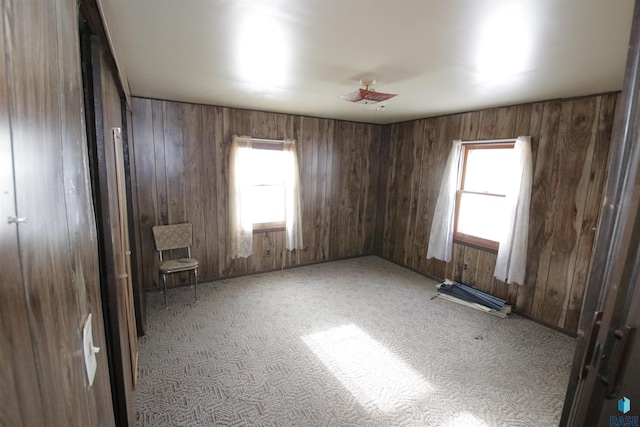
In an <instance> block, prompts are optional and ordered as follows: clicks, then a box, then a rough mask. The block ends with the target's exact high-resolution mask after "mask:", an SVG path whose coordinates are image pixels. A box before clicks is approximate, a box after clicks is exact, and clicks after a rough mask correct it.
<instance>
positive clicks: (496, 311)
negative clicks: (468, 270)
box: [436, 280, 511, 318]
mask: <svg viewBox="0 0 640 427" xmlns="http://www.w3.org/2000/svg"><path fill="white" fill-rule="evenodd" d="M436 288H438V297H439V298H443V299H446V300H449V301H453V302H455V303H458V304H462V305H465V306H467V307H471V308H474V309H476V310H480V311H484V312H486V313H489V314H493V315H494V316H499V317H503V318H504V317H507V315H508V314H509V313H511V306H510V305H509V304H507V301H505V300H503V299H500V298H498V297H494V296H493V295H489V294H487V293H485V292H482V291H479V290H477V289H475V288H472V287H470V286H467V285H465V284H464V283H460V282H454V281H451V280H445V281H444V283H441V284H439V285H436Z"/></svg>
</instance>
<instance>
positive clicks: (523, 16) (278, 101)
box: [100, 0, 633, 123]
mask: <svg viewBox="0 0 640 427" xmlns="http://www.w3.org/2000/svg"><path fill="white" fill-rule="evenodd" d="M100 3H101V4H102V9H103V13H104V16H105V20H106V23H107V28H108V32H109V35H110V38H111V43H112V47H113V49H114V51H115V55H116V59H117V62H118V66H119V68H120V73H121V75H122V76H123V77H125V78H126V79H127V80H128V84H129V88H130V92H131V94H132V95H134V96H141V97H150V98H159V99H168V100H176V101H187V102H195V103H203V104H213V105H223V106H231V107H239V108H249V109H255V110H265V111H275V112H284V113H293V114H302V115H309V116H316V117H328V118H337V119H346V120H354V121H361V122H370V123H392V122H398V121H403V120H409V119H415V118H422V117H430V116H436V115H441V114H447V113H453V112H462V111H470V110H476V109H480V108H485V107H491V106H500V105H512V104H518V103H523V102H530V101H538V100H545V99H553V98H564V97H572V96H579V95H589V94H594V93H602V92H608V91H615V90H620V89H621V87H622V78H623V74H624V65H625V60H626V54H627V46H628V41H629V34H630V28H631V18H632V14H633V1H632V0H596V1H589V0H501V1H489V0H482V1H480V0H476V1H472V0H442V1H429V0H423V1H404V0H378V1H374V0H369V1H358V0H351V1H349V0H342V1H338V0H260V1H248V0H101V1H100ZM362 78H374V79H376V80H377V82H378V83H377V84H376V85H375V89H376V90H378V91H381V92H390V93H397V94H398V96H397V97H395V98H393V99H391V100H389V101H386V102H384V104H386V105H385V108H384V109H383V110H382V111H379V110H376V109H375V108H376V107H378V106H379V105H380V104H377V105H376V104H374V105H361V104H353V103H349V102H346V101H344V100H342V99H340V98H339V96H340V95H343V94H346V93H348V92H352V91H354V90H355V89H357V88H358V87H359V86H360V84H359V81H360V79H362Z"/></svg>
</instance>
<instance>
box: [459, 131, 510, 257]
mask: <svg viewBox="0 0 640 427" xmlns="http://www.w3.org/2000/svg"><path fill="white" fill-rule="evenodd" d="M514 147H515V140H513V141H511V142H495V143H494V142H492V143H482V142H469V143H464V144H462V159H461V161H462V165H461V172H460V175H459V178H458V185H457V188H456V209H455V217H454V223H453V241H454V242H455V243H460V244H463V245H466V246H471V247H474V248H477V249H482V250H486V251H489V252H494V253H497V252H498V248H499V247H500V243H499V242H497V241H495V240H490V239H485V238H482V237H478V236H474V235H471V234H465V233H461V232H459V231H458V217H459V213H460V200H461V198H462V195H463V194H476V195H480V196H490V197H506V195H505V194H497V193H488V192H487V193H482V192H478V191H469V190H465V189H464V186H465V179H466V173H467V159H468V156H469V152H470V151H472V150H495V149H513V148H514Z"/></svg>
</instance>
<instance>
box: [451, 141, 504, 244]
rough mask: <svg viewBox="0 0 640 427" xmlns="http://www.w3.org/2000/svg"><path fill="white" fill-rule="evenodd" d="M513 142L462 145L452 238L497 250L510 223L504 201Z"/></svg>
mask: <svg viewBox="0 0 640 427" xmlns="http://www.w3.org/2000/svg"><path fill="white" fill-rule="evenodd" d="M513 147H514V144H513V143H500V144H465V145H463V146H462V153H461V155H462V169H461V174H460V178H459V181H458V190H457V192H456V218H455V229H454V239H455V240H456V241H459V242H463V243H466V244H470V245H473V246H479V247H481V248H488V249H492V250H498V246H499V243H498V242H499V241H500V240H501V237H502V236H503V234H504V232H505V225H506V224H508V223H509V218H508V215H509V209H507V206H506V204H505V195H506V194H507V192H508V187H509V185H510V181H511V179H510V178H509V177H512V176H513V171H512V168H513V167H514V165H515V162H514V159H513V152H514V150H513Z"/></svg>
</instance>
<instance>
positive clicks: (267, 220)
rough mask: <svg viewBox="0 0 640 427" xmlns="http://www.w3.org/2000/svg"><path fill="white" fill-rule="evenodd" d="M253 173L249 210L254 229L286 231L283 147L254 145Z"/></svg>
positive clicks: (251, 170)
mask: <svg viewBox="0 0 640 427" xmlns="http://www.w3.org/2000/svg"><path fill="white" fill-rule="evenodd" d="M247 160H248V168H247V171H248V172H249V174H250V177H249V181H250V192H249V197H248V198H247V200H248V202H249V203H248V204H249V206H248V209H249V211H250V212H251V218H252V222H253V230H254V231H256V230H272V229H284V228H285V179H286V171H287V168H288V167H287V157H286V153H285V152H284V151H282V144H279V145H278V144H272V145H271V146H267V145H266V144H258V143H253V147H252V149H251V150H250V153H249V157H248V159H247Z"/></svg>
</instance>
